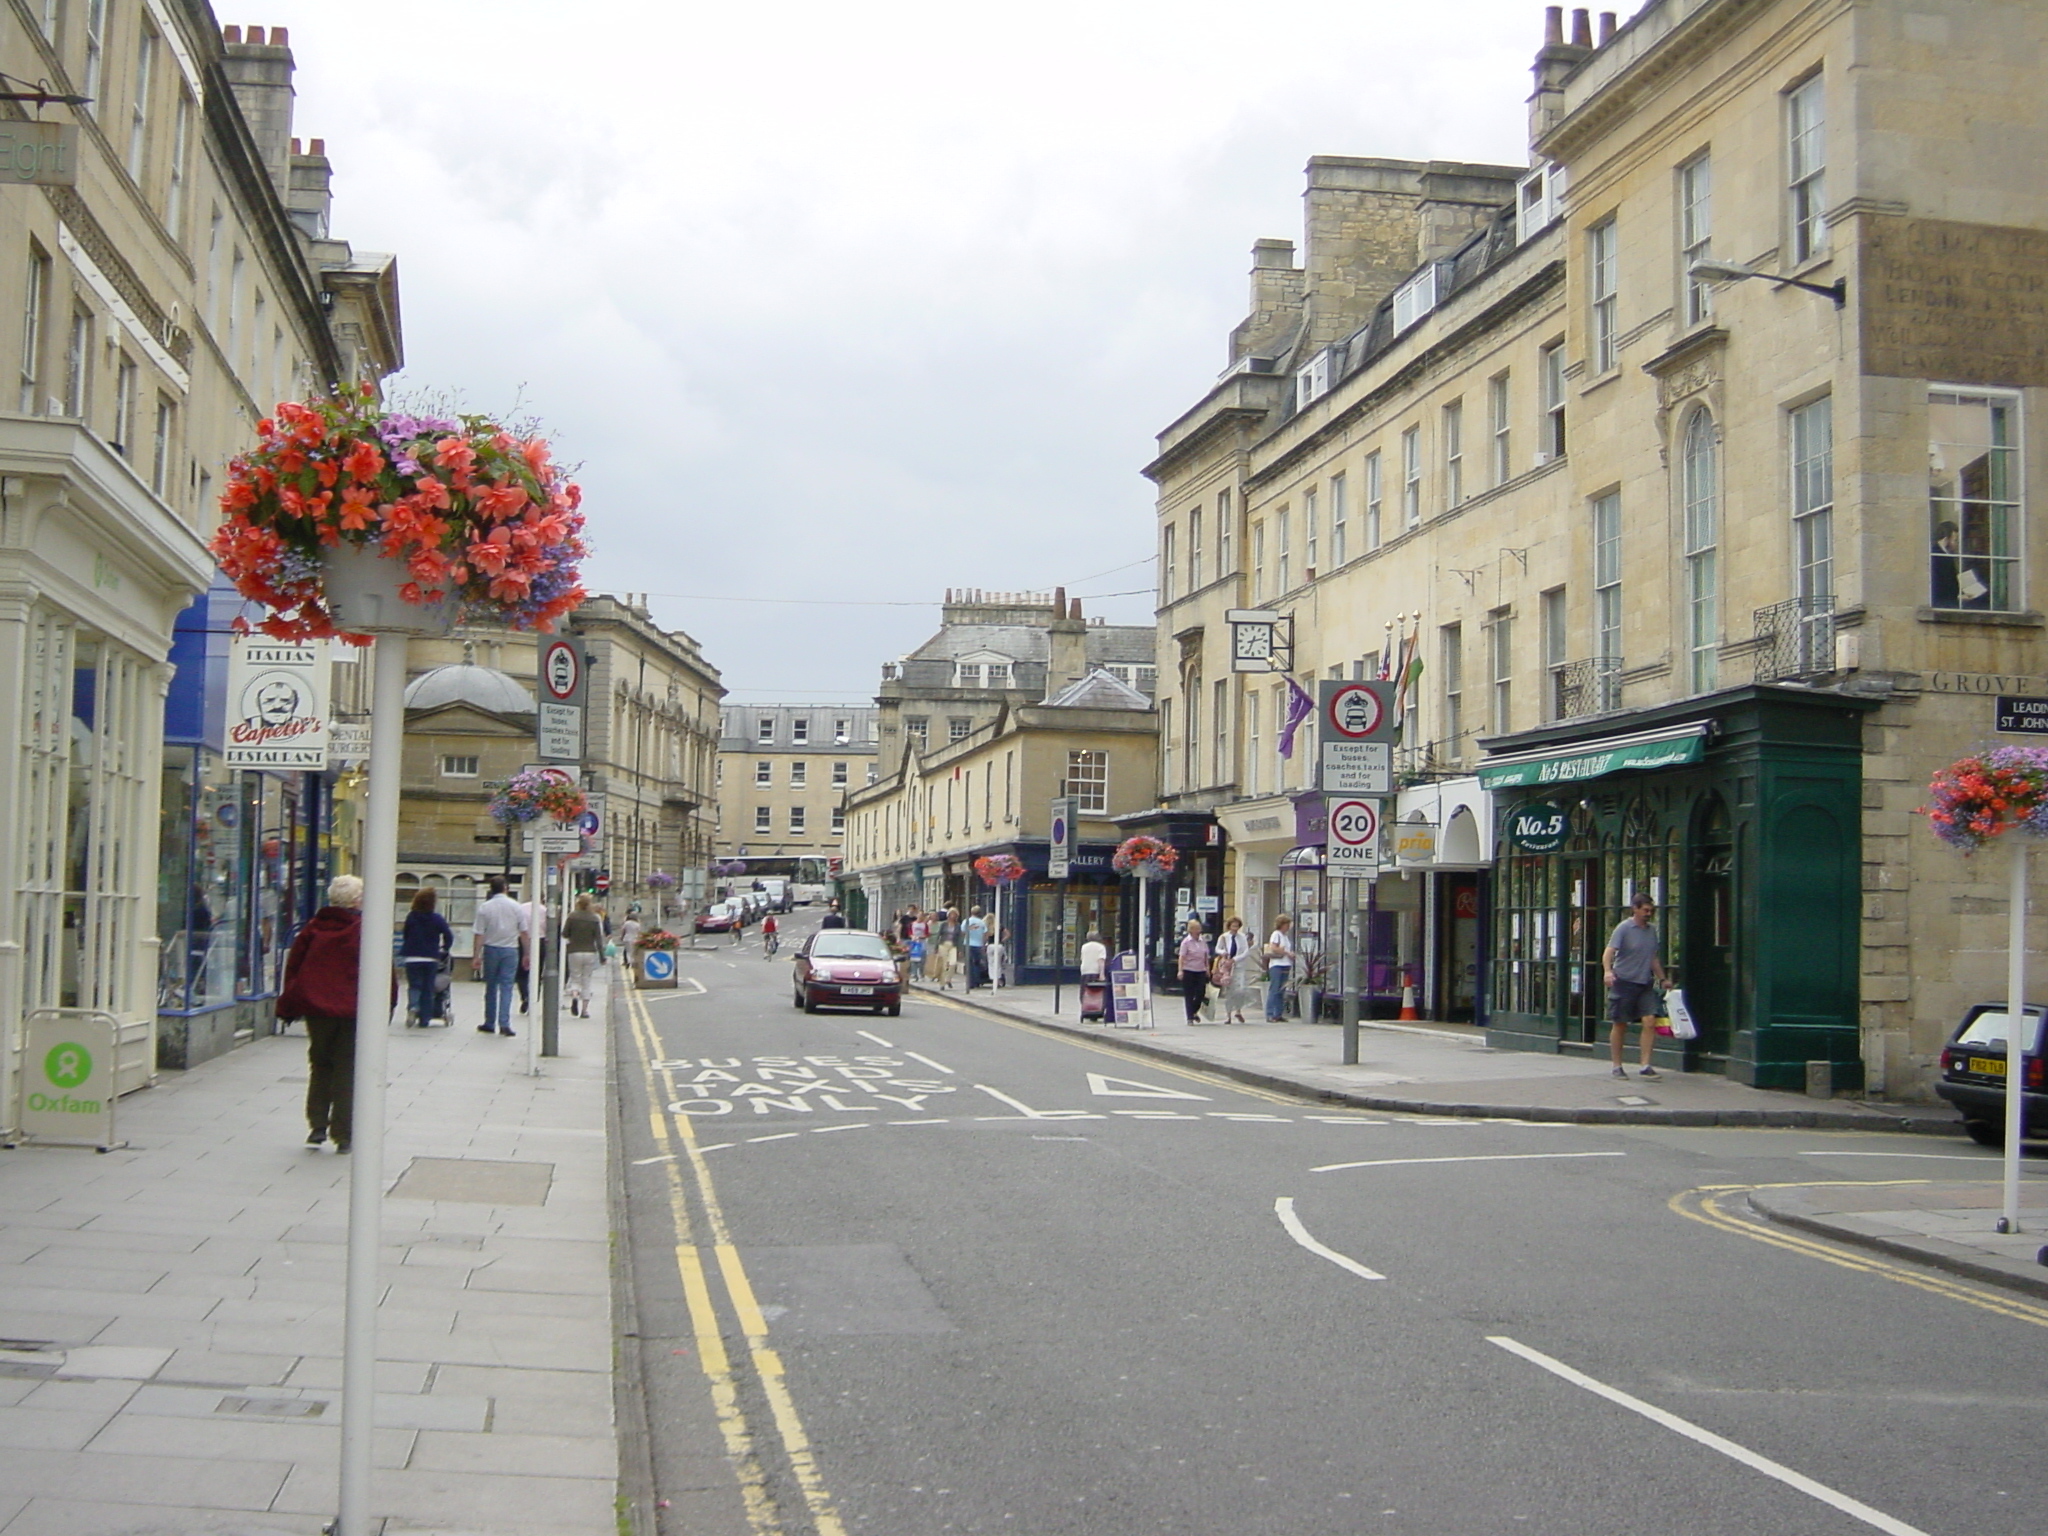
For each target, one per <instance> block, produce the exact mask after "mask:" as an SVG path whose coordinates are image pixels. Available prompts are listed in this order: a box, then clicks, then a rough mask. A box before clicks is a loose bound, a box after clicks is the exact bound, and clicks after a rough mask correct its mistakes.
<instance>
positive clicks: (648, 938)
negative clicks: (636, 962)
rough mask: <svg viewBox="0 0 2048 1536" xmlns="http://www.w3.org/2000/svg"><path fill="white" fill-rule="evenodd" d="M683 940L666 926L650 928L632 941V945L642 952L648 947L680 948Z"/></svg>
mask: <svg viewBox="0 0 2048 1536" xmlns="http://www.w3.org/2000/svg"><path fill="white" fill-rule="evenodd" d="M682 944H683V941H682V940H681V939H679V938H677V937H676V936H675V935H674V934H672V933H670V932H669V931H668V930H667V929H666V928H650V929H648V930H647V931H646V932H645V933H643V934H641V935H640V937H639V938H637V939H635V940H634V941H633V947H634V948H635V949H637V950H639V951H641V952H642V953H643V954H644V953H645V952H646V951H648V950H650V949H670V950H673V949H680V948H682Z"/></svg>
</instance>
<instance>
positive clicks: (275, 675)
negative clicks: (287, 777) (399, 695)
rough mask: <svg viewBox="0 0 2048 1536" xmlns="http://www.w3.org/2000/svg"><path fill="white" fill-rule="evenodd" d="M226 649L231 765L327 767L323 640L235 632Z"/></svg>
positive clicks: (227, 734) (226, 739)
mask: <svg viewBox="0 0 2048 1536" xmlns="http://www.w3.org/2000/svg"><path fill="white" fill-rule="evenodd" d="M231 646H232V648H231V649H230V650H229V652H228V698H227V725H226V729H225V731H224V733H223V734H224V746H225V748H226V756H227V766H228V767H230V768H302V769H309V770H312V771H314V772H318V771H319V770H320V769H323V768H325V767H326V766H327V727H328V715H327V676H328V659H327V643H326V642H325V641H324V640H304V641H295V642H291V643H283V642H279V641H276V640H271V639H267V638H264V637H263V636H260V635H238V636H236V637H235V639H234V640H233V641H232V642H231Z"/></svg>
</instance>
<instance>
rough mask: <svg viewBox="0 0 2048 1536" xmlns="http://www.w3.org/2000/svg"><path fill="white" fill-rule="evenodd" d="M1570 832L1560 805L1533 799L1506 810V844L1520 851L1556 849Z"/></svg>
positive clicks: (1534, 851) (1552, 851)
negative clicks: (1525, 803)
mask: <svg viewBox="0 0 2048 1536" xmlns="http://www.w3.org/2000/svg"><path fill="white" fill-rule="evenodd" d="M1570 833H1571V816H1570V815H1569V814H1568V813H1567V812H1566V810H1565V809H1564V807H1563V806H1561V805H1557V804H1554V803H1552V802H1551V801H1548V800H1534V801H1531V802H1530V803H1529V804H1527V805H1518V806H1516V807H1515V808H1514V809H1513V810H1511V811H1509V812H1508V846H1509V847H1511V848H1513V849H1515V850H1516V851H1517V852H1520V853H1555V852H1557V850H1558V849H1560V848H1562V847H1563V846H1564V840H1565V838H1566V837H1568V836H1569V835H1570Z"/></svg>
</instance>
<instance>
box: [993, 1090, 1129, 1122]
mask: <svg viewBox="0 0 2048 1536" xmlns="http://www.w3.org/2000/svg"><path fill="white" fill-rule="evenodd" d="M974 1086H975V1087H977V1088H979V1089H980V1090H981V1091H982V1092H983V1093H985V1094H987V1095H988V1096H989V1097H990V1098H992V1099H995V1100H997V1101H998V1102H999V1103H1003V1104H1007V1105H1009V1106H1010V1108H1012V1109H1014V1110H1016V1111H1017V1114H1018V1115H1021V1116H1022V1117H1023V1118H1024V1119H1026V1120H1102V1119H1106V1118H1107V1116H1104V1115H1091V1114H1090V1113H1088V1111H1087V1110H1085V1109H1033V1108H1032V1107H1031V1106H1030V1105H1029V1104H1025V1103H1023V1102H1021V1101H1019V1100H1017V1099H1013V1098H1011V1097H1010V1096H1009V1095H1008V1094H1007V1093H1004V1092H1002V1091H1001V1090H1000V1089H997V1088H991V1087H989V1085H988V1084H987V1083H976V1084H975V1085H974ZM978 1118H980V1119H983V1120H1008V1119H1012V1118H1013V1117H1012V1116H1010V1115H981V1116H979V1117H978Z"/></svg>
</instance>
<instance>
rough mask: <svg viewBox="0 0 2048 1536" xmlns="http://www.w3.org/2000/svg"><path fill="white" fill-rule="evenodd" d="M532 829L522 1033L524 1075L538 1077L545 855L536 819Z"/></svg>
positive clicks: (545, 928)
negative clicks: (524, 1058)
mask: <svg viewBox="0 0 2048 1536" xmlns="http://www.w3.org/2000/svg"><path fill="white" fill-rule="evenodd" d="M527 825H528V826H530V827H532V828H533V832H532V837H533V858H532V860H531V862H530V863H529V864H528V865H527V870H526V879H527V887H526V921H527V933H526V1006H527V1010H528V1012H527V1015H526V1020H525V1028H524V1031H523V1033H524V1034H525V1036H526V1075H527V1076H528V1077H539V1076H540V1032H541V1028H543V1027H544V1026H543V1025H542V1019H543V1016H544V1014H545V1012H546V1007H547V1004H546V1002H545V1000H544V999H543V998H542V996H541V974H540V973H541V950H542V946H543V944H545V942H546V939H547V931H548V904H547V878H548V873H547V871H548V866H547V855H546V854H544V853H542V852H541V851H540V850H541V836H540V825H541V824H540V818H539V817H537V816H536V817H535V818H534V819H533V820H532V821H530V822H528V823H527Z"/></svg>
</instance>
